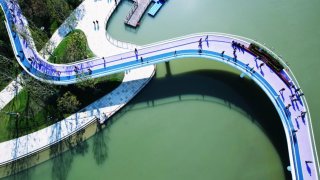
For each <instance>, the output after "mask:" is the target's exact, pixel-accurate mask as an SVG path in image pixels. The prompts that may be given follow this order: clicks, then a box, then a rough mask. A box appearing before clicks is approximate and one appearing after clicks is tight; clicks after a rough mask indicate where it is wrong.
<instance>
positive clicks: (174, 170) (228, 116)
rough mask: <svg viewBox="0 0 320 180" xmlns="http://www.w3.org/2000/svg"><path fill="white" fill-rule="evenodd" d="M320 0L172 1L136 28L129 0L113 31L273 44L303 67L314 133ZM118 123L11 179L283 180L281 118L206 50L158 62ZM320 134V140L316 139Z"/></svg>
mask: <svg viewBox="0 0 320 180" xmlns="http://www.w3.org/2000/svg"><path fill="white" fill-rule="evenodd" d="M319 8H320V1H318V0H310V1H300V0H290V1H289V0H277V1H276V0H268V1H256V0H240V1H239V0H237V1H236V0H228V1H223V0H217V1H212V0H201V1H199V0H170V1H168V4H166V5H165V6H164V7H163V9H161V11H160V12H159V14H158V15H157V16H156V17H155V18H151V17H149V16H147V15H146V16H145V18H144V19H143V21H142V25H141V27H140V28H139V29H138V30H132V29H130V28H125V26H124V24H123V20H124V17H125V15H126V14H127V12H128V10H129V9H130V3H129V2H124V3H123V4H122V5H121V7H120V8H119V9H118V11H117V12H116V14H115V15H114V17H113V19H112V20H111V21H110V25H109V29H108V31H109V32H110V34H111V35H112V36H113V37H114V38H116V39H120V40H124V41H130V42H133V43H137V44H141V45H142V44H147V43H151V42H155V41H159V40H164V39H168V38H173V37H176V36H181V35H185V34H189V33H196V32H205V31H210V32H225V33H231V34H237V35H242V36H245V37H249V38H252V39H257V40H258V41H260V42H264V43H266V45H267V46H269V47H274V48H275V49H276V52H277V53H279V54H281V55H282V56H283V57H284V58H285V60H286V61H288V62H289V64H290V67H291V68H292V70H293V72H294V73H295V75H296V76H297V79H298V80H299V82H300V84H301V86H302V88H303V90H304V92H305V94H306V98H307V100H308V103H309V106H310V110H311V113H312V118H313V124H314V131H315V135H316V138H317V137H319V135H320V130H319V128H317V127H318V126H319V125H320V124H319V118H320V112H319V111H318V110H317V109H318V107H319V105H320V103H319V101H318V100H319V98H318V93H317V92H318V90H317V89H318V88H319V86H320V84H319V82H318V80H317V78H318V77H320V72H319V71H318V70H317V66H318V65H320V63H319V58H318V48H319V47H320V41H319V40H320V38H319V37H320V21H319V18H320V11H319ZM112 121H113V123H112V125H111V126H110V128H108V129H105V130H104V131H102V132H101V133H99V134H97V135H95V136H93V137H92V138H91V139H89V140H87V141H85V146H83V147H85V148H84V149H83V151H81V152H82V153H76V152H73V153H71V152H70V151H69V152H67V153H64V154H63V155H62V156H61V157H60V159H62V160H60V161H57V160H55V159H53V160H49V161H47V162H45V163H43V164H41V165H38V166H36V167H35V168H31V169H29V170H28V171H25V172H23V173H21V174H18V175H17V176H14V177H10V178H22V179H26V178H30V179H59V178H60V179H112V180H117V179H119V180H120V179H121V180H122V179H130V180H136V179H139V180H141V179H175V180H176V179H184V180H189V179H190V180H191V179H245V180H248V179H259V180H260V179H286V178H288V177H290V174H289V173H288V172H287V170H286V166H287V165H288V163H289V160H288V152H287V146H286V140H285V136H284V132H283V128H282V124H281V121H280V118H279V117H278V115H277V112H276V110H275V109H274V107H273V105H272V104H271V102H270V101H269V100H268V98H267V96H266V95H264V93H263V92H262V91H261V90H260V89H259V88H258V87H257V86H256V85H255V84H254V83H253V82H251V81H250V80H248V79H241V78H239V73H238V72H237V71H235V70H233V69H231V68H229V67H227V66H226V65H223V64H220V63H217V62H213V61H209V60H206V59H185V60H178V61H174V62H170V63H168V64H160V65H158V66H157V74H156V78H155V79H154V80H152V81H151V82H150V84H149V85H148V86H147V87H146V88H145V89H144V90H143V91H142V92H141V93H140V94H139V95H138V96H137V97H136V98H135V99H134V100H133V101H132V102H131V103H130V104H129V105H128V106H127V107H126V108H125V109H123V110H122V111H121V112H119V113H118V114H117V115H116V116H115V117H114V118H112ZM317 139H320V137H319V138H317ZM317 142H318V143H317V144H318V146H320V143H319V142H320V141H319V140H318V141H317Z"/></svg>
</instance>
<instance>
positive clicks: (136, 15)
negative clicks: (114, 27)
mask: <svg viewBox="0 0 320 180" xmlns="http://www.w3.org/2000/svg"><path fill="white" fill-rule="evenodd" d="M150 4H151V0H133V7H132V8H131V10H130V12H129V14H128V15H127V17H126V19H125V21H124V23H125V24H126V25H128V26H132V27H137V26H138V25H139V21H140V19H141V17H142V15H143V14H144V13H145V11H146V10H147V8H148V7H149V5H150Z"/></svg>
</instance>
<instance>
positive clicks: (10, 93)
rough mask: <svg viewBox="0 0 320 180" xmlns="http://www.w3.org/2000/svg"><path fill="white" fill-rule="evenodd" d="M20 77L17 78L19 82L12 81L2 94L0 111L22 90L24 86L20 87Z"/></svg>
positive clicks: (0, 96) (0, 93)
mask: <svg viewBox="0 0 320 180" xmlns="http://www.w3.org/2000/svg"><path fill="white" fill-rule="evenodd" d="M20 76H21V75H19V76H18V77H17V80H14V81H11V83H9V84H8V85H7V87H5V88H4V89H3V90H2V91H1V92H0V110H2V109H3V108H4V107H5V106H6V105H7V104H8V103H9V102H10V101H11V100H12V99H13V98H14V97H15V96H16V95H17V94H18V93H19V92H20V91H21V90H22V86H21V85H20V83H19V81H20Z"/></svg>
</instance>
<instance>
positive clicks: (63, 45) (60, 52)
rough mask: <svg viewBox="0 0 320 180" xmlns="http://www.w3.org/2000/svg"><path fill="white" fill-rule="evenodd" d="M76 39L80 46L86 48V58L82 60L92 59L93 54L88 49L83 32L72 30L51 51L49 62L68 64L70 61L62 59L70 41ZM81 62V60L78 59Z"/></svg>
mask: <svg viewBox="0 0 320 180" xmlns="http://www.w3.org/2000/svg"><path fill="white" fill-rule="evenodd" d="M73 38H77V39H80V40H81V41H80V43H81V45H82V46H84V47H86V57H83V58H91V57H94V54H93V52H92V51H91V50H90V48H89V47H88V43H87V38H86V36H85V34H84V33H83V31H81V30H78V29H76V30H74V31H72V32H70V33H69V34H68V35H67V36H66V37H65V38H64V39H63V40H62V41H61V42H60V44H59V45H58V47H57V48H56V49H55V50H54V51H53V54H52V56H50V58H49V60H48V61H50V62H54V63H57V64H62V63H69V62H70V61H68V60H66V59H64V57H65V55H66V54H67V53H68V44H72V39H73ZM78 60H82V59H78Z"/></svg>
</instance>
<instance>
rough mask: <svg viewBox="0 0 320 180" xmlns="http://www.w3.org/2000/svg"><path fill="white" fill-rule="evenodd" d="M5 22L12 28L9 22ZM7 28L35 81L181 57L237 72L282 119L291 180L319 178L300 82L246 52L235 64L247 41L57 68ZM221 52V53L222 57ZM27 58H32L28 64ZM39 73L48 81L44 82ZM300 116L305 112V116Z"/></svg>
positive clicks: (147, 50)
mask: <svg viewBox="0 0 320 180" xmlns="http://www.w3.org/2000/svg"><path fill="white" fill-rule="evenodd" d="M2 5H3V4H2ZM4 9H5V13H6V16H7V18H9V17H11V16H12V13H10V11H9V10H7V9H6V8H4ZM13 14H15V17H16V18H15V19H13V21H15V22H13V23H15V25H17V26H18V29H27V27H26V26H25V24H26V22H25V21H24V18H23V17H22V16H21V15H19V9H18V8H15V9H14V12H13ZM17 17H18V19H17ZM7 22H9V24H10V22H11V21H10V19H9V20H8V21H7ZM11 25H12V24H10V26H9V35H10V37H11V38H12V43H13V45H14V46H15V48H14V49H15V50H16V54H18V55H19V56H20V58H19V59H18V61H19V63H20V64H21V66H22V67H23V68H25V70H26V71H27V72H28V73H30V74H31V75H32V76H34V77H35V78H37V79H39V80H45V81H48V82H50V83H55V84H70V83H76V82H77V79H76V75H77V73H78V72H79V71H80V72H82V71H86V70H87V69H89V68H90V69H91V71H92V74H91V75H90V76H91V78H96V77H100V76H105V75H109V74H113V73H116V72H122V71H126V70H129V69H134V68H139V67H144V66H149V65H151V64H156V63H161V62H165V61H170V60H174V59H179V58H185V57H205V58H209V59H213V60H217V61H221V62H223V63H226V64H228V65H230V66H232V67H234V68H237V69H239V70H240V71H242V72H243V73H245V74H246V75H247V76H249V77H251V78H252V79H253V80H254V81H255V82H256V83H257V84H258V85H259V86H260V87H261V88H262V89H263V90H264V91H265V92H266V94H267V95H268V96H269V98H270V99H271V101H272V102H273V104H274V106H275V107H276V109H277V111H278V113H279V115H280V117H281V120H282V123H283V125H284V130H285V133H286V137H287V143H288V149H289V156H290V166H291V168H292V177H293V179H318V169H317V165H318V160H317V156H316V151H315V149H314V148H315V143H314V139H313V133H312V124H311V121H310V116H309V115H308V109H307V106H306V104H305V103H306V101H305V99H304V97H303V96H299V94H300V92H301V91H298V90H297V89H296V88H297V87H298V84H296V83H295V82H294V79H292V77H291V76H290V75H289V74H288V73H286V72H285V71H282V72H281V73H282V74H283V76H286V78H287V79H288V81H291V82H292V84H293V85H295V86H294V87H293V86H290V87H288V86H287V85H286V84H285V83H284V81H283V80H282V79H281V78H280V76H278V75H277V74H276V73H275V72H274V71H273V70H272V69H270V68H269V67H268V66H267V65H262V63H263V62H262V61H260V60H257V59H256V58H255V56H254V55H252V54H251V53H248V52H247V51H241V50H236V52H235V53H236V56H237V58H236V60H235V58H234V49H233V46H232V41H236V42H239V43H241V44H243V45H244V47H246V48H248V46H249V45H250V40H243V39H238V38H237V37H235V36H231V35H225V34H224V35H222V34H217V33H202V34H194V35H189V36H185V37H181V38H176V39H172V40H168V41H165V42H159V43H156V44H153V45H149V46H144V47H142V48H138V49H137V51H136V52H134V51H130V52H124V53H122V54H117V55H114V56H108V57H105V58H95V59H90V60H83V61H81V62H77V63H74V64H67V65H56V64H51V63H47V62H45V61H43V60H42V58H41V57H39V56H37V53H36V52H35V51H34V50H33V49H32V47H31V46H30V45H28V42H27V41H26V40H24V39H21V37H19V36H16V37H14V36H13V35H12V34H14V33H13V32H12V29H11ZM205 39H207V40H206V41H205ZM199 42H201V43H202V48H203V49H202V52H201V53H199ZM20 51H21V52H20ZM17 52H19V53H17ZM222 52H224V54H223V55H222V54H221V53H222ZM28 58H31V59H32V58H33V59H34V60H33V61H32V62H30V61H28ZM43 74H45V77H46V79H43V77H44V76H43ZM290 97H293V98H290ZM289 104H290V106H289ZM303 112H307V114H306V115H303Z"/></svg>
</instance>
